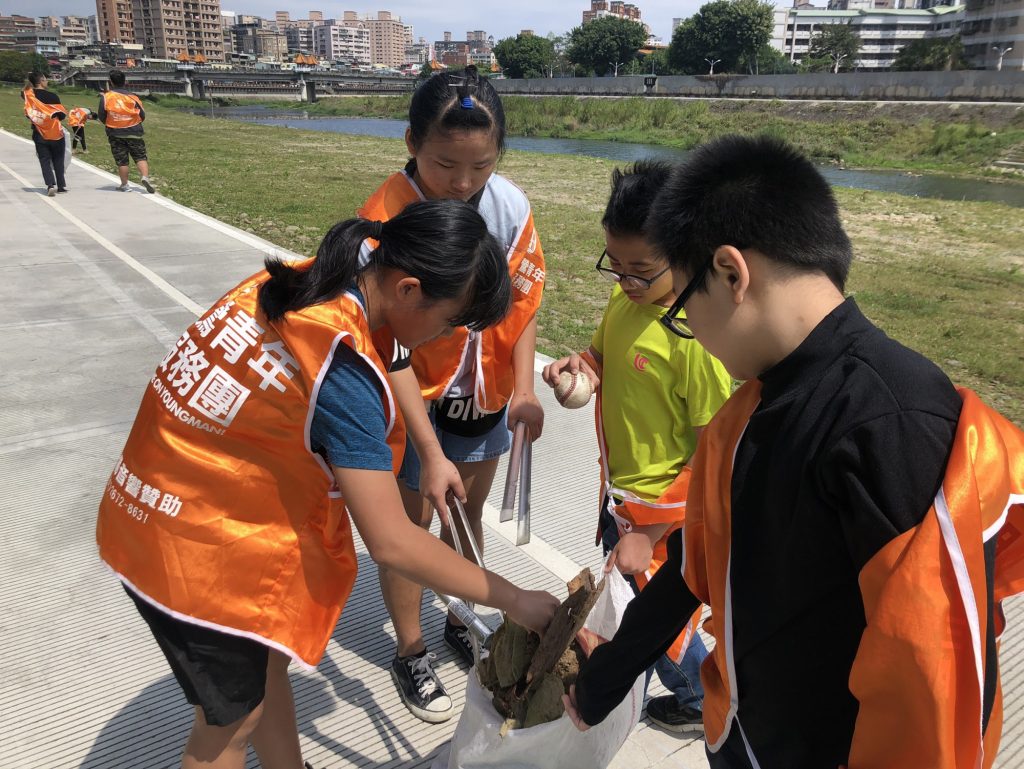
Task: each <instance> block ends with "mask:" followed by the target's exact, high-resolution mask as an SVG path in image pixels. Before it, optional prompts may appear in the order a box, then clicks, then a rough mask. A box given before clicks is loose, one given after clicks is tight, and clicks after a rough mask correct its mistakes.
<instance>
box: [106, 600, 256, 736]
mask: <svg viewBox="0 0 1024 769" xmlns="http://www.w3.org/2000/svg"><path fill="white" fill-rule="evenodd" d="M125 592H126V593H128V595H129V596H131V599H132V600H133V601H134V602H135V606H136V608H137V609H138V610H139V614H141V615H142V618H143V619H144V620H146V624H147V625H149V629H150V631H151V632H152V633H153V637H154V638H156V642H157V643H158V644H159V645H160V650H161V651H162V652H163V653H164V657H166V658H167V662H168V664H170V666H171V671H172V672H173V673H174V677H175V679H177V681H178V685H179V686H181V688H182V691H184V692H185V699H187V700H188V702H189V704H191V705H197V706H199V707H200V708H202V709H203V714H204V715H205V716H206V723H208V724H209V725H210V726H228V725H229V724H233V723H234V722H235V721H238V720H239V719H241V718H244V717H245V716H247V715H249V714H250V713H252V711H254V710H255V709H256V708H257V707H258V706H259V704H260V703H261V702H263V697H264V695H265V693H266V688H267V659H268V655H269V649H268V648H267V647H266V646H264V645H263V644H261V643H259V642H258V641H253V640H252V639H249V638H242V637H240V636H235V635H231V634H229V633H222V632H220V631H219V630H214V629H212V628H208V627H203V626H202V625H196V624H194V623H192V622H186V621H184V620H180V619H177V618H175V617H172V616H171V615H170V614H167V613H166V612H164V611H161V610H160V609H158V608H156V607H155V606H153V605H152V604H150V603H148V602H147V601H145V600H143V599H142V598H140V597H139V596H138V595H136V594H135V593H134V592H133V591H132V590H131V589H129V588H128V587H127V586H126V587H125Z"/></svg>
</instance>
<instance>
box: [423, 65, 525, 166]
mask: <svg viewBox="0 0 1024 769" xmlns="http://www.w3.org/2000/svg"><path fill="white" fill-rule="evenodd" d="M409 128H410V129H411V130H410V134H411V141H412V146H413V147H420V146H422V145H423V142H425V141H426V140H427V137H428V136H429V135H430V132H431V131H442V132H445V133H447V132H449V131H457V130H466V131H491V132H493V133H494V141H495V143H496V144H497V147H498V154H499V155H500V154H501V153H502V152H504V151H505V108H504V107H502V106H501V98H500V97H499V96H498V92H497V91H495V90H494V86H493V85H491V83H490V81H489V80H488V79H487V78H485V77H484V78H482V77H480V73H479V72H478V71H477V68H476V67H475V66H474V65H472V64H470V65H469V66H468V67H466V68H465V69H464V70H462V71H461V72H449V71H442V72H435V73H434V74H433V75H432V76H431V77H430V78H429V79H428V80H427V81H426V82H424V83H423V84H422V85H421V86H420V87H419V88H417V89H416V91H415V93H413V95H412V101H411V102H410V104H409Z"/></svg>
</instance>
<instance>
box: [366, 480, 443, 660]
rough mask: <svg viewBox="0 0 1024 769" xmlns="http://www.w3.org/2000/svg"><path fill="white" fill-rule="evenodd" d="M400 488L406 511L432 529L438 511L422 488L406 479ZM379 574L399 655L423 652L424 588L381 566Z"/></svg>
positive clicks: (414, 521)
mask: <svg viewBox="0 0 1024 769" xmlns="http://www.w3.org/2000/svg"><path fill="white" fill-rule="evenodd" d="M398 488H399V490H400V491H401V493H402V502H403V503H404V505H405V514H406V515H408V516H409V520H411V521H412V522H413V523H415V524H416V525H417V526H419V527H420V528H423V529H427V528H430V521H431V519H432V518H433V514H434V511H433V509H432V508H431V506H430V503H429V502H427V500H425V499H424V498H423V497H422V496H421V495H420V493H419V492H418V491H412V490H410V489H409V488H408V487H407V486H406V485H405V484H404V483H402V482H399V484H398ZM377 575H378V577H379V578H380V592H381V595H382V596H383V597H384V605H385V606H386V607H387V610H388V614H390V615H391V621H392V622H393V623H394V625H395V635H396V636H397V644H398V656H399V657H407V656H409V655H410V654H419V653H420V652H422V651H423V650H424V649H425V648H426V644H424V643H423V629H422V628H421V627H420V603H421V601H422V598H423V587H422V586H420V585H419V584H417V583H416V582H411V581H410V580H407V579H406V578H405V577H402V576H400V575H399V574H398V573H397V572H395V571H391V570H389V569H385V568H384V567H382V566H379V567H377Z"/></svg>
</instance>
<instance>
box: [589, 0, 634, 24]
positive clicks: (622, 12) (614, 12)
mask: <svg viewBox="0 0 1024 769" xmlns="http://www.w3.org/2000/svg"><path fill="white" fill-rule="evenodd" d="M602 16H617V17H619V18H620V19H629V20H630V21H640V9H639V8H638V7H637V6H635V5H633V3H624V2H619V0H611V2H609V0H590V10H589V11H584V12H583V23H584V24H586V23H587V22H588V21H593V20H594V19H600V18H601V17H602ZM641 23H642V22H641Z"/></svg>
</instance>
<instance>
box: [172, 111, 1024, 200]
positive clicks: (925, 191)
mask: <svg viewBox="0 0 1024 769" xmlns="http://www.w3.org/2000/svg"><path fill="white" fill-rule="evenodd" d="M188 111H189V112H192V113H194V114H196V115H202V116H204V117H222V118H228V119H231V120H243V121H246V122H252V123H259V124H260V125H271V126H284V127H287V128H301V129H303V130H307V131H327V132H330V133H342V134H357V135H361V136H380V137H383V138H388V139H401V138H402V137H403V136H404V135H405V129H406V126H407V125H408V124H407V123H406V122H405V121H404V120H387V119H381V118H359V117H318V116H316V117H308V116H307V115H306V113H305V112H302V111H300V110H295V111H292V110H280V109H274V108H268V107H258V106H257V107H211V108H208V109H191V110H188ZM506 145H507V146H508V148H509V149H513V150H525V151H527V152H543V153H548V154H556V155H586V156H588V157H596V158H605V159H607V160H619V161H623V162H630V161H633V160H640V159H641V158H656V159H663V160H671V161H678V160H681V159H682V158H685V157H686V155H687V150H683V149H679V148H677V147H666V146H664V145H661V144H631V143H627V142H612V141H601V140H598V139H546V138H537V137H524V136H510V137H508V138H507V139H506ZM818 168H819V170H820V171H821V173H822V174H823V175H824V176H825V178H826V179H828V181H829V183H830V184H832V185H834V186H837V187H852V188H854V189H862V190H875V191H879V192H895V193H898V194H900V195H911V196H913V197H918V198H936V199H939V200H975V201H982V202H994V203H1004V204H1006V205H1009V206H1016V207H1018V208H1024V184H1016V183H1005V182H999V181H987V180H985V179H968V178H962V177H952V176H944V175H941V174H916V173H907V172H903V171H859V170H854V169H846V168H839V167H837V166H833V165H828V164H821V165H819V166H818Z"/></svg>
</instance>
